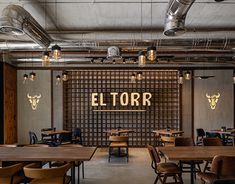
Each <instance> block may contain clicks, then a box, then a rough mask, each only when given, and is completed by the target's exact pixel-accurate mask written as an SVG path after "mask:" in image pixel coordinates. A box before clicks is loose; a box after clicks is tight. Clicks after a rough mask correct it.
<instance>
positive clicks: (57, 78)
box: [56, 75, 61, 85]
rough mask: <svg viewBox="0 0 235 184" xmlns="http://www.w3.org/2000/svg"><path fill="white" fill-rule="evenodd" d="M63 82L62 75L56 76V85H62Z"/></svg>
mask: <svg viewBox="0 0 235 184" xmlns="http://www.w3.org/2000/svg"><path fill="white" fill-rule="evenodd" d="M60 84H61V77H60V75H57V76H56V85H60Z"/></svg>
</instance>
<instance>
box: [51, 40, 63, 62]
mask: <svg viewBox="0 0 235 184" xmlns="http://www.w3.org/2000/svg"><path fill="white" fill-rule="evenodd" d="M51 50H52V57H53V58H54V59H55V60H59V59H60V58H61V47H60V46H59V45H57V44H55V45H54V46H52V47H51Z"/></svg>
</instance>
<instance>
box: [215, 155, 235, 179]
mask: <svg viewBox="0 0 235 184" xmlns="http://www.w3.org/2000/svg"><path fill="white" fill-rule="evenodd" d="M211 171H212V172H213V173H215V174H216V175H217V176H218V178H235V156H223V155H217V156H215V157H214V158H213V160H212V165H211Z"/></svg>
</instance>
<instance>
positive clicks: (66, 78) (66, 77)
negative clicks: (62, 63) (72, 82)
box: [62, 72, 69, 82]
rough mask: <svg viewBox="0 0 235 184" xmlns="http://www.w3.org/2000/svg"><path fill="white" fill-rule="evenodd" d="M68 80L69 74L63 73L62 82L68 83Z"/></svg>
mask: <svg viewBox="0 0 235 184" xmlns="http://www.w3.org/2000/svg"><path fill="white" fill-rule="evenodd" d="M68 79H69V78H68V74H67V72H63V73H62V80H63V81H65V82H66V81H67V80H68Z"/></svg>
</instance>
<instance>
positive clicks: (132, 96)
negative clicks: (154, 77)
mask: <svg viewBox="0 0 235 184" xmlns="http://www.w3.org/2000/svg"><path fill="white" fill-rule="evenodd" d="M110 97H111V103H112V104H111V105H112V106H116V104H117V100H119V102H120V105H121V106H128V105H130V106H140V105H142V106H150V105H151V101H150V99H151V98H152V94H151V93H149V92H144V93H142V94H140V93H137V92H133V93H127V92H123V93H117V92H110ZM141 97H142V98H141ZM91 104H92V106H94V107H97V106H107V102H105V101H104V94H103V93H92V94H91Z"/></svg>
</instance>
